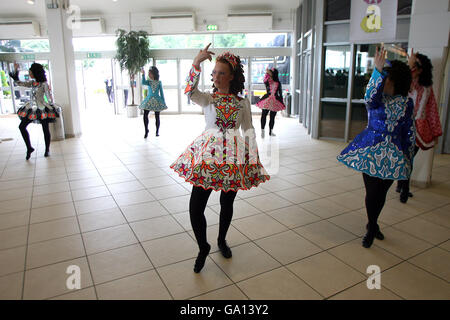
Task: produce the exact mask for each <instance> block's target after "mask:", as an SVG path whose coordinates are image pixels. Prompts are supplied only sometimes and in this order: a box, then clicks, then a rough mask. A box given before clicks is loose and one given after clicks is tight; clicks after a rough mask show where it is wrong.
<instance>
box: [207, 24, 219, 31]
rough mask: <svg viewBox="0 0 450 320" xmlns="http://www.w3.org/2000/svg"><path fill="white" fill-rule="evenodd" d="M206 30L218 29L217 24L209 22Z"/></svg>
mask: <svg viewBox="0 0 450 320" xmlns="http://www.w3.org/2000/svg"><path fill="white" fill-rule="evenodd" d="M206 30H208V31H217V24H208V25H207V26H206Z"/></svg>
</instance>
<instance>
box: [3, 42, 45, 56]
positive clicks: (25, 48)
mask: <svg viewBox="0 0 450 320" xmlns="http://www.w3.org/2000/svg"><path fill="white" fill-rule="evenodd" d="M0 52H24V53H26V52H50V44H49V42H48V39H30V40H0Z"/></svg>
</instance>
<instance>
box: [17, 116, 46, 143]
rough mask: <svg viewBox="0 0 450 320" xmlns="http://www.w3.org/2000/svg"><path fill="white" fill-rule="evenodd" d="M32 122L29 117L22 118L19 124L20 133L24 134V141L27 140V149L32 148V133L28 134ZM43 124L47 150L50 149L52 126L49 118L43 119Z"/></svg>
mask: <svg viewBox="0 0 450 320" xmlns="http://www.w3.org/2000/svg"><path fill="white" fill-rule="evenodd" d="M30 123H31V120H29V119H28V118H22V120H21V121H20V125H19V130H20V133H21V134H22V138H23V141H24V142H25V145H26V146H27V150H31V149H32V146H31V142H30V135H29V134H28V130H27V126H28V125H29V124H30ZM41 124H42V131H43V132H44V141H45V151H49V150H50V139H51V136H50V128H49V122H48V120H47V119H45V120H42V121H41Z"/></svg>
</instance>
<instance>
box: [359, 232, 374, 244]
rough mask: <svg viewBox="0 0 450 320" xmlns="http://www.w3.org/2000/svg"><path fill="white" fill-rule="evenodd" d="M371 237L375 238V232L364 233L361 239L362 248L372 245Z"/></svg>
mask: <svg viewBox="0 0 450 320" xmlns="http://www.w3.org/2000/svg"><path fill="white" fill-rule="evenodd" d="M373 239H375V233H373V232H370V231H367V233H366V235H365V236H364V238H363V239H362V246H363V247H364V248H370V247H371V246H372V243H373Z"/></svg>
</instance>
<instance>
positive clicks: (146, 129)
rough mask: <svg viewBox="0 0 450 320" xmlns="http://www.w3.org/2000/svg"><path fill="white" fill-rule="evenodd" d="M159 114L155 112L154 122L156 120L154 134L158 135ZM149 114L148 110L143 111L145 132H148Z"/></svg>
mask: <svg viewBox="0 0 450 320" xmlns="http://www.w3.org/2000/svg"><path fill="white" fill-rule="evenodd" d="M159 112H160V111H155V120H156V134H158V132H159V124H160V121H159ZM149 113H150V110H144V127H145V132H147V131H148V114H149Z"/></svg>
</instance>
